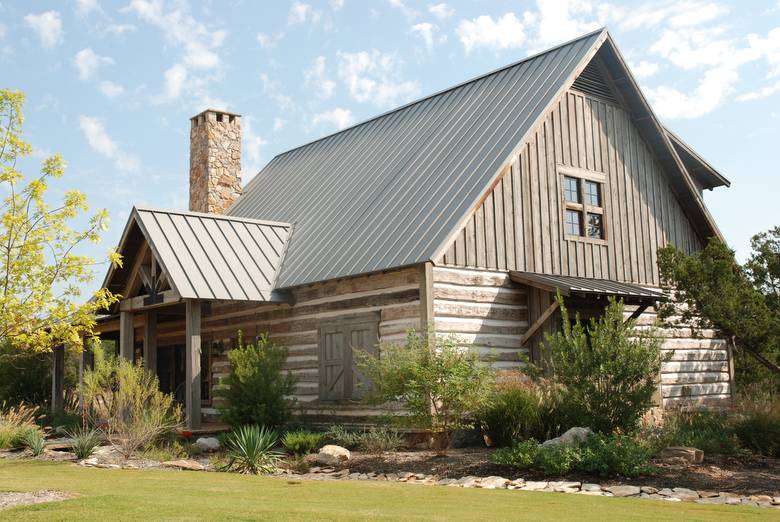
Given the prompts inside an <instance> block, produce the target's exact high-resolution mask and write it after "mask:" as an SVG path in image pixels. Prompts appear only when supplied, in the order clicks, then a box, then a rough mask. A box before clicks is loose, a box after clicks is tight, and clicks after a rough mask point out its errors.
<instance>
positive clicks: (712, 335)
mask: <svg viewBox="0 0 780 522" xmlns="http://www.w3.org/2000/svg"><path fill="white" fill-rule="evenodd" d="M633 310H634V307H629V306H627V307H626V316H629V315H630V314H631V312H632V311H633ZM637 325H638V326H639V327H640V328H652V329H653V330H654V332H655V333H656V334H657V335H658V336H660V337H662V338H663V344H662V349H663V351H664V353H665V354H669V355H670V356H671V358H670V359H669V361H668V362H665V363H664V364H663V367H662V368H661V377H660V381H661V382H660V384H661V397H662V399H663V406H664V407H673V406H712V405H723V403H724V401H725V400H727V399H729V398H731V392H732V389H731V381H732V379H733V375H732V369H731V367H730V354H729V348H728V346H727V344H726V340H725V339H720V338H718V337H717V332H715V331H714V330H710V329H695V330H692V329H691V328H683V327H677V328H661V327H658V325H657V315H656V313H655V311H654V310H652V309H648V310H645V312H643V313H642V315H641V316H640V317H639V319H638V320H637Z"/></svg>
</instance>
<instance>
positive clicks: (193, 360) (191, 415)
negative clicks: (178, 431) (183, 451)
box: [184, 299, 201, 429]
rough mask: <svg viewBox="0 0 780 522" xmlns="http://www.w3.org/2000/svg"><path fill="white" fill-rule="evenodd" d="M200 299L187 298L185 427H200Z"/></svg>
mask: <svg viewBox="0 0 780 522" xmlns="http://www.w3.org/2000/svg"><path fill="white" fill-rule="evenodd" d="M200 308H201V305H200V301H196V300H192V299H188V300H187V313H186V316H187V319H186V320H187V325H186V335H187V339H186V348H185V353H186V357H185V358H186V366H187V368H186V374H187V375H186V396H185V398H184V402H185V404H184V406H185V408H184V410H185V417H186V425H187V429H198V428H200V371H201V369H200V319H201V316H200V311H201V310H200Z"/></svg>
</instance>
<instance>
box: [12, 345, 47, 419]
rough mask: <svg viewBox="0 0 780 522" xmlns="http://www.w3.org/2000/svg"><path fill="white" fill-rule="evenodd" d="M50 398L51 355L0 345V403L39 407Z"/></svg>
mask: <svg viewBox="0 0 780 522" xmlns="http://www.w3.org/2000/svg"><path fill="white" fill-rule="evenodd" d="M50 397H51V354H50V353H44V352H31V351H29V350H27V349H24V348H16V347H14V346H12V345H11V344H10V343H8V342H7V341H2V342H0V402H8V403H10V404H22V403H27V404H43V403H44V402H45V401H46V400H47V399H49V398H50Z"/></svg>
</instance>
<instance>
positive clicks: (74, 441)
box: [66, 427, 103, 460]
mask: <svg viewBox="0 0 780 522" xmlns="http://www.w3.org/2000/svg"><path fill="white" fill-rule="evenodd" d="M66 435H67V436H68V438H70V441H71V449H72V450H73V453H74V454H75V455H76V458H77V459H79V460H81V459H86V458H87V457H89V456H90V455H92V452H93V451H95V448H97V447H98V446H99V445H100V442H101V441H102V440H103V437H102V436H101V434H100V431H98V430H96V429H90V428H83V427H79V428H72V429H70V430H68V431H67V432H66Z"/></svg>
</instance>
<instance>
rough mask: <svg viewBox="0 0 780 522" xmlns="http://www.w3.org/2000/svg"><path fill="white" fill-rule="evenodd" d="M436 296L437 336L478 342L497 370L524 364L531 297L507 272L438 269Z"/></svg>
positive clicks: (434, 302) (435, 287)
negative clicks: (522, 361)
mask: <svg viewBox="0 0 780 522" xmlns="http://www.w3.org/2000/svg"><path fill="white" fill-rule="evenodd" d="M433 296H434V301H433V309H434V317H435V321H434V322H435V330H436V333H437V335H454V336H455V337H456V338H457V339H458V340H460V341H462V342H463V343H464V344H469V345H472V346H473V347H474V349H475V350H477V351H478V353H479V354H480V357H481V358H482V360H484V361H489V362H490V363H491V365H492V366H493V367H495V368H518V367H521V359H520V357H519V354H524V355H528V351H527V349H526V348H523V347H522V346H521V345H520V340H521V339H522V337H523V333H525V331H526V330H527V329H528V296H527V292H526V290H525V289H524V288H521V287H519V286H518V285H515V284H514V283H512V281H510V279H509V275H508V274H507V273H506V272H498V271H486V270H468V269H459V268H441V267H435V268H434V269H433Z"/></svg>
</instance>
